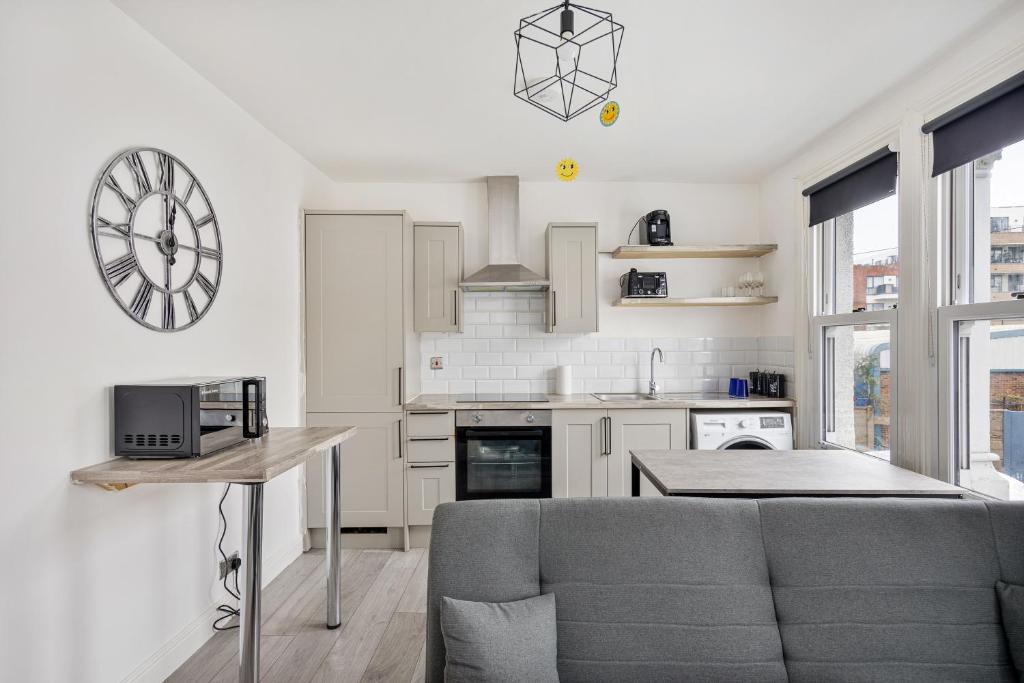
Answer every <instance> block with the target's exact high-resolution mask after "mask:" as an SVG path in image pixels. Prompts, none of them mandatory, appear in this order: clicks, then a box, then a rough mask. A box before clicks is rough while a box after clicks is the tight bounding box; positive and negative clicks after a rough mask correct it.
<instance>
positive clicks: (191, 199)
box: [89, 147, 223, 332]
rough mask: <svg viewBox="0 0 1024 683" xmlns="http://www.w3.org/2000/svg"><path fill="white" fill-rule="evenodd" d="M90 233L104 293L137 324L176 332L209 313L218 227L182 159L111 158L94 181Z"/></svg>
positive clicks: (155, 152)
mask: <svg viewBox="0 0 1024 683" xmlns="http://www.w3.org/2000/svg"><path fill="white" fill-rule="evenodd" d="M89 228H90V230H91V232H92V247H93V252H94V254H95V256H96V265H97V266H99V270H100V275H101V276H102V277H103V281H104V282H105V283H106V285H107V289H109V290H110V293H111V295H113V297H114V300H115V301H117V303H118V304H119V305H120V306H121V308H122V309H124V312H125V313H127V314H128V315H129V316H131V317H132V319H133V320H135V321H136V322H137V323H139V324H140V325H144V326H146V327H148V328H150V329H152V330H158V331H161V332H174V331H177V330H184V329H186V328H189V327H191V326H192V325H195V324H196V323H197V322H199V320H200V319H202V317H203V316H204V315H206V312H207V311H209V310H210V307H211V306H212V305H213V300H214V299H215V298H216V297H217V291H218V290H219V289H220V277H221V267H222V265H223V254H222V246H221V239H220V228H219V226H218V224H217V215H216V214H215V213H214V211H213V205H212V204H211V203H210V198H209V197H208V196H207V194H206V190H204V189H203V186H202V185H201V184H200V183H199V180H198V179H197V178H196V177H195V175H194V174H193V173H192V171H190V170H189V168H188V167H187V166H185V164H183V163H182V162H181V160H180V159H178V158H176V157H174V156H172V155H170V154H168V153H167V152H164V151H163V150H159V149H154V148H152V147H136V148H134V149H130V150H128V151H126V152H123V153H121V154H118V155H117V156H116V157H114V159H113V160H112V161H111V162H110V163H109V164H108V165H107V167H106V168H105V169H104V170H103V173H102V175H101V176H100V177H99V180H97V181H96V188H95V190H94V191H93V196H92V206H91V209H90V216H89Z"/></svg>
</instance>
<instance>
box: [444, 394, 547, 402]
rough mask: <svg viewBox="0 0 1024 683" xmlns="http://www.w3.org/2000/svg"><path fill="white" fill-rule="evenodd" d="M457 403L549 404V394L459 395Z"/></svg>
mask: <svg viewBox="0 0 1024 683" xmlns="http://www.w3.org/2000/svg"><path fill="white" fill-rule="evenodd" d="M455 402H456V403H547V402H548V395H547V394H459V395H458V397H456V399H455Z"/></svg>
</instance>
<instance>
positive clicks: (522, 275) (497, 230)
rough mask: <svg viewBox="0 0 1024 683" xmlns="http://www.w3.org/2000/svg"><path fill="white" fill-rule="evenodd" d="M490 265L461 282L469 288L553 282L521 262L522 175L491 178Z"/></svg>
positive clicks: (511, 288) (519, 288)
mask: <svg viewBox="0 0 1024 683" xmlns="http://www.w3.org/2000/svg"><path fill="white" fill-rule="evenodd" d="M487 232H488V242H487V255H488V258H487V265H486V266H485V267H484V268H481V269H480V270H478V271H476V272H475V273H473V274H472V275H470V276H469V277H467V278H466V279H465V280H463V281H462V282H460V283H459V287H461V288H462V290H463V291H466V292H537V291H542V290H545V289H547V288H548V287H549V286H550V284H551V283H550V282H549V281H548V279H547V278H546V277H542V276H540V275H538V274H537V273H535V272H533V271H532V270H530V269H529V268H527V267H526V266H524V265H522V264H521V263H519V176H514V175H512V176H488V178H487Z"/></svg>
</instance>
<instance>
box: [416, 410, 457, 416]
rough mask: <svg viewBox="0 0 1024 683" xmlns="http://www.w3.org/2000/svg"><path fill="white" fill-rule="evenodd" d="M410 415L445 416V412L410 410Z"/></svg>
mask: <svg viewBox="0 0 1024 683" xmlns="http://www.w3.org/2000/svg"><path fill="white" fill-rule="evenodd" d="M409 414H410V415H447V414H448V411H447V410H410V411H409Z"/></svg>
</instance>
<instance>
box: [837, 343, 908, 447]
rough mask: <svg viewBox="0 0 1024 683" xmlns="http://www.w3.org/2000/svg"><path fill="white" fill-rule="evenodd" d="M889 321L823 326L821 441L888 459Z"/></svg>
mask: <svg viewBox="0 0 1024 683" xmlns="http://www.w3.org/2000/svg"><path fill="white" fill-rule="evenodd" d="M891 332H892V331H891V328H890V325H889V324H887V323H882V324H869V325H837V326H834V327H828V326H826V327H824V329H823V335H824V353H823V361H824V369H825V372H824V374H823V380H824V386H823V392H824V396H825V403H824V418H825V419H824V438H823V440H824V441H825V443H827V444H830V445H833V446H839V447H842V448H849V449H852V450H857V451H862V452H865V453H870V454H871V455H875V456H878V457H882V458H885V459H886V460H888V459H889V448H890V428H891V424H890V422H891V417H892V384H893V382H892V380H893V375H892V359H893V354H892V334H891Z"/></svg>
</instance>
